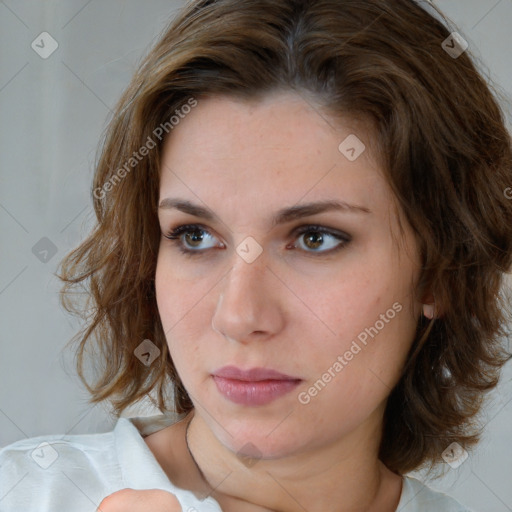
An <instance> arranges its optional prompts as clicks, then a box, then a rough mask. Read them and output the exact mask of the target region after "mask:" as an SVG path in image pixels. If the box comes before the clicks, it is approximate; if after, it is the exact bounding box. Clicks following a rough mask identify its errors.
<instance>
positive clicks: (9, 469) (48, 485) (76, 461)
mask: <svg viewBox="0 0 512 512" xmlns="http://www.w3.org/2000/svg"><path fill="white" fill-rule="evenodd" d="M121 480H122V479H121V474H120V468H119V465H118V463H117V455H116V450H115V436H114V433H113V432H108V433H102V434H89V435H74V436H63V435H48V436H39V437H33V438H29V439H24V440H21V441H17V442H15V443H12V444H10V445H8V446H6V447H4V448H2V449H0V500H1V501H0V512H9V511H11V510H13V511H14V510H24V511H27V512H30V511H32V510H46V508H45V505H44V504H46V505H49V506H50V508H51V509H53V510H64V509H65V507H68V508H69V506H70V505H71V508H73V510H87V509H90V508H91V505H92V503H95V504H96V503H98V502H99V501H101V500H99V501H97V500H98V498H100V497H102V496H105V495H106V494H108V493H109V492H111V489H114V488H115V487H116V485H117V484H118V483H119V482H120V481H121ZM49 500H51V503H50V501H49ZM91 502H92V503H91Z"/></svg>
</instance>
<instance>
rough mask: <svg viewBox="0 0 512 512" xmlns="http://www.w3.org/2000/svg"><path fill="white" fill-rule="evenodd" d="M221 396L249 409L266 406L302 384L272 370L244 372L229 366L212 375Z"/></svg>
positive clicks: (254, 369) (300, 380)
mask: <svg viewBox="0 0 512 512" xmlns="http://www.w3.org/2000/svg"><path fill="white" fill-rule="evenodd" d="M212 377H213V380H214V382H215V384H216V386H217V390H218V391H219V393H220V394H221V395H222V396H223V397H224V398H226V399H227V400H229V401H231V402H233V403H235V404H238V405H245V406H258V405H266V404H268V403H270V402H273V401H274V400H277V399H278V398H280V397H282V396H283V395H286V394H287V393H289V392H291V391H293V390H294V389H295V388H296V387H297V386H298V385H299V384H300V383H301V382H302V379H300V378H299V377H293V376H290V375H286V374H284V373H281V372H278V371H276V370H272V369H269V368H251V369H250V370H241V369H240V368H237V367H235V366H225V367H223V368H220V369H219V370H217V371H215V372H214V373H213V374H212Z"/></svg>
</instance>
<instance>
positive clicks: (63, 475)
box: [0, 414, 472, 512]
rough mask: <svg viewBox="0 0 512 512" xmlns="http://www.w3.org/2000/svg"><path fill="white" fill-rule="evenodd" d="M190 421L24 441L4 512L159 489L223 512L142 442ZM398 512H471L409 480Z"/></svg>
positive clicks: (2, 462)
mask: <svg viewBox="0 0 512 512" xmlns="http://www.w3.org/2000/svg"><path fill="white" fill-rule="evenodd" d="M184 416H185V415H178V414H167V415H159V416H153V417H150V418H119V420H118V421H117V424H116V426H115V428H114V430H112V431H111V432H107V433H102V434H82V435H68V436H59V435H51V436H40V437H33V438H30V439H24V440H21V441H17V442H15V443H13V444H10V445H8V446H6V447H4V448H2V449H1V450H0V512H69V511H73V512H96V510H97V507H98V505H99V504H100V503H101V501H102V500H103V499H104V498H105V497H106V496H108V495H109V494H112V493H113V492H115V491H118V490H120V489H124V488H127V487H128V488H132V489H162V490H164V491H168V492H171V493H172V494H174V495H175V496H176V497H177V499H178V501H179V502H180V504H181V507H182V510H183V512H222V510H221V508H220V506H219V504H218V503H217V502H216V501H215V500H214V499H213V498H211V497H209V498H206V499H204V500H200V499H199V498H198V497H196V496H195V495H194V494H193V493H192V492H191V491H186V490H183V489H180V488H178V487H176V486H175V485H173V484H172V482H170V481H169V479H168V477H167V476H166V474H165V473H164V471H163V469H162V468H161V466H160V465H159V463H158V462H157V460H156V459H155V457H154V455H153V453H152V452H151V450H150V449H149V448H148V446H147V445H146V443H145V441H144V439H143V437H144V436H146V435H149V434H151V433H153V432H156V431H158V430H160V429H162V428H164V427H166V426H168V425H170V424H172V423H174V422H176V421H179V420H180V419H183V418H184ZM397 512H472V511H471V510H470V509H468V508H467V507H465V506H463V505H461V504H460V503H458V502H457V501H455V500H454V499H453V498H450V497H449V496H447V495H445V494H443V493H438V492H435V491H433V490H432V489H430V488H429V487H427V486H425V485H424V484H423V483H421V482H420V481H419V480H417V479H415V478H412V477H408V476H405V477H404V482H403V488H402V495H401V498H400V503H399V505H398V508H397Z"/></svg>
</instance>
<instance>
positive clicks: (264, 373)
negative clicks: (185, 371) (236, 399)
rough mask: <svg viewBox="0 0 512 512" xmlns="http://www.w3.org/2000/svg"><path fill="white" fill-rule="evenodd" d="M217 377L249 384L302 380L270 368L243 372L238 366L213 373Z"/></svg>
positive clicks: (226, 367) (225, 367)
mask: <svg viewBox="0 0 512 512" xmlns="http://www.w3.org/2000/svg"><path fill="white" fill-rule="evenodd" d="M213 375H214V376H216V377H224V378H226V379H234V380H244V381H249V382H259V381H262V380H301V379H300V377H292V376H291V375H286V374H284V373H281V372H278V371H276V370H271V369H270V368H251V369H250V370H241V369H240V368H237V367H236V366H224V367H222V368H220V369H219V370H216V371H215V372H213Z"/></svg>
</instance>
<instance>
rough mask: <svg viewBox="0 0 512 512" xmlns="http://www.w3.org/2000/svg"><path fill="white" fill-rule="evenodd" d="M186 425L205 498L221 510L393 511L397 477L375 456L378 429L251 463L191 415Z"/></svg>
mask: <svg viewBox="0 0 512 512" xmlns="http://www.w3.org/2000/svg"><path fill="white" fill-rule="evenodd" d="M188 421H189V423H188V424H187V436H186V437H187V447H188V449H189V452H190V455H191V458H192V460H193V461H194V463H195V465H196V467H197V470H198V473H199V475H200V476H201V479H202V481H203V482H204V490H205V491H206V492H205V493H204V494H205V495H210V496H212V497H213V498H214V499H216V501H218V502H219V505H220V506H221V507H222V510H224V511H226V512H227V511H230V510H237V511H238V510H251V511H253V510H254V511H255V512H256V511H258V512H259V511H261V512H263V511H267V510H269V511H279V512H299V511H303V510H308V512H320V511H322V512H345V511H347V512H348V511H351V512H352V511H353V512H355V511H358V512H363V511H364V512H373V511H379V512H387V511H388V510H389V511H390V512H391V511H394V510H396V506H397V505H398V500H399V497H400V491H401V477H399V476H398V475H395V474H393V473H391V472H390V471H389V470H388V469H387V468H385V466H384V465H383V464H382V463H381V462H380V461H379V460H378V458H377V451H378V441H380V432H379V431H373V432H367V434H369V435H367V436H366V438H361V437H359V438H356V436H353V437H352V438H350V439H348V438H347V439H344V440H343V441H342V442H339V443H333V444H329V445H325V446H323V447H322V448H317V449H315V450H311V451H307V452H306V451H304V452H301V453H300V454H294V455H291V456H288V457H283V458H279V459H262V458H261V459H260V458H257V457H255V458H252V459H251V458H247V457H243V458H242V457H239V456H237V454H236V453H234V452H232V451H231V450H229V449H227V448H226V447H225V446H223V445H222V444H221V443H220V442H219V440H218V439H217V438H216V437H215V436H214V434H213V433H212V431H211V430H210V428H209V427H208V425H207V424H206V423H205V422H204V421H203V419H202V418H201V416H199V415H196V414H195V413H194V412H192V413H191V415H190V419H189V420H188ZM375 430H377V429H375ZM376 441H377V442H376ZM349 447H350V448H349ZM384 484H386V485H384ZM391 484H392V485H391ZM397 485H399V487H397ZM391 489H392V490H391Z"/></svg>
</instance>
